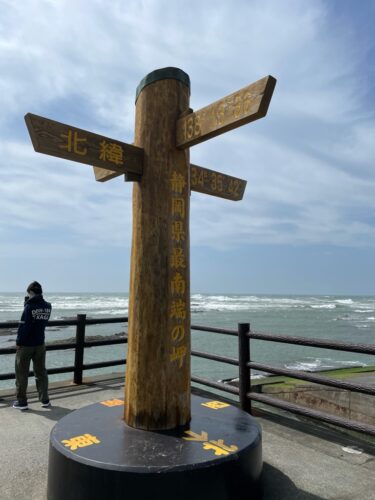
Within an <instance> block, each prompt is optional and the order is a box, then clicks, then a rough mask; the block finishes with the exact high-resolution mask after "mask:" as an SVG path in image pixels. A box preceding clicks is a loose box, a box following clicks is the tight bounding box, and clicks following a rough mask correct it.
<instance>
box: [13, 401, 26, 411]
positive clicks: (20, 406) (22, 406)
mask: <svg viewBox="0 0 375 500" xmlns="http://www.w3.org/2000/svg"><path fill="white" fill-rule="evenodd" d="M13 408H16V409H17V410H28V409H29V407H28V405H27V403H25V404H21V403H20V402H19V401H15V402H14V403H13Z"/></svg>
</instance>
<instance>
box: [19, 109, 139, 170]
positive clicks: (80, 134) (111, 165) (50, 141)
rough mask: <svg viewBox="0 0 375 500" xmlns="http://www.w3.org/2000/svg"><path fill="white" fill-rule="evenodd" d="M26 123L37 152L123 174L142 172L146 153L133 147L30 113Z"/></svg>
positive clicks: (26, 117)
mask: <svg viewBox="0 0 375 500" xmlns="http://www.w3.org/2000/svg"><path fill="white" fill-rule="evenodd" d="M25 122H26V125H27V128H28V131H29V134H30V138H31V142H32V144H33V146H34V149H35V151H37V152H38V153H44V154H48V155H52V156H56V157H58V158H64V159H66V160H72V161H76V162H79V163H86V164H88V165H96V166H97V167H101V168H105V169H111V170H113V171H118V172H120V173H124V172H134V173H137V174H141V173H142V171H143V150H142V149H141V148H138V147H136V146H133V145H132V144H126V143H125V142H121V141H116V140H115V139H110V138H108V137H105V136H102V135H98V134H94V133H92V132H88V131H87V130H82V129H79V128H77V127H72V126H71V125H66V124H65V123H60V122H56V121H54V120H50V119H49V118H43V117H42V116H38V115H33V114H31V113H27V115H25Z"/></svg>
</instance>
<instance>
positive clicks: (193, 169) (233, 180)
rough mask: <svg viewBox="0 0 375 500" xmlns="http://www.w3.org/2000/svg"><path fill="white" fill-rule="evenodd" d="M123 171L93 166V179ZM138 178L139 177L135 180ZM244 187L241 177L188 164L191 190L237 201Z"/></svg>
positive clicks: (104, 178)
mask: <svg viewBox="0 0 375 500" xmlns="http://www.w3.org/2000/svg"><path fill="white" fill-rule="evenodd" d="M125 173H126V172H125V171H122V172H114V171H113V170H106V169H104V168H99V167H94V174H95V179H96V180H97V181H98V182H105V181H109V180H111V179H113V178H115V177H118V176H119V175H121V174H125ZM140 179H141V177H139V179H137V180H140ZM245 188H246V181H245V180H243V179H238V178H237V177H232V176H231V175H226V174H222V173H220V172H215V170H210V169H208V168H203V167H199V166H198V165H193V164H191V165H190V189H191V191H197V192H199V193H204V194H210V195H212V196H217V197H219V198H226V199H227V200H233V201H239V200H242V198H243V195H244V192H245Z"/></svg>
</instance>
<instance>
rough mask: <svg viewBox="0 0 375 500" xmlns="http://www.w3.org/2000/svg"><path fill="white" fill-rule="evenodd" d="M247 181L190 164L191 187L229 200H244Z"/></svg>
mask: <svg viewBox="0 0 375 500" xmlns="http://www.w3.org/2000/svg"><path fill="white" fill-rule="evenodd" d="M245 188H246V181H245V180H243V179H238V178H237V177H232V176H231V175H226V174H222V173H220V172H216V171H215V170H210V169H208V168H203V167H199V166H198V165H193V164H190V189H191V191H197V192H198V193H204V194H209V195H211V196H217V197H219V198H225V199H227V200H233V201H239V200H242V198H243V195H244V192H245Z"/></svg>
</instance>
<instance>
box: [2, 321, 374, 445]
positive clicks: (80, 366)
mask: <svg viewBox="0 0 375 500" xmlns="http://www.w3.org/2000/svg"><path fill="white" fill-rule="evenodd" d="M127 321H128V318H127V317H118V318H100V319H91V318H90V319H88V318H86V315H85V314H78V315H77V318H76V319H71V320H55V321H49V323H48V326H76V338H75V342H64V343H58V344H47V345H46V349H47V351H52V350H63V349H75V357H74V365H72V366H65V367H59V368H49V369H48V370H47V371H48V373H49V374H51V375H52V374H60V373H69V372H73V373H74V376H73V381H74V383H76V384H82V377H83V371H84V370H90V369H94V368H105V367H110V366H117V365H124V364H125V363H126V359H117V360H111V361H102V362H97V363H84V350H85V348H86V347H95V346H106V345H115V344H124V343H126V342H127V337H126V336H125V338H122V339H108V340H94V341H90V340H86V326H88V325H98V324H110V323H127ZM17 326H18V322H3V323H0V329H4V328H17ZM191 329H192V330H198V331H202V332H211V333H215V334H223V335H229V336H233V337H237V339H238V359H236V358H231V357H228V356H221V355H217V354H211V353H208V352H202V351H196V350H192V352H191V354H192V356H196V357H200V358H204V359H208V360H212V361H219V362H222V363H226V364H230V365H234V366H238V369H239V387H235V386H232V385H228V384H226V383H223V382H217V381H213V380H209V379H206V378H203V377H197V376H192V377H191V380H192V382H195V383H199V384H202V385H205V386H208V387H211V388H214V389H218V390H220V391H223V392H227V393H231V394H234V395H237V396H239V401H240V406H241V408H242V409H243V410H244V411H247V412H249V413H251V402H252V401H256V402H258V403H262V404H266V405H268V406H273V407H276V408H279V409H282V410H287V411H290V412H292V413H295V414H298V415H302V416H305V417H310V418H313V419H316V420H320V421H322V422H326V423H328V424H333V425H336V426H339V427H343V428H346V429H350V430H353V431H357V432H362V433H366V434H369V435H373V436H375V426H374V425H370V424H365V423H361V422H357V421H353V420H350V419H346V418H344V417H340V416H336V415H332V414H329V413H325V412H321V411H317V410H314V409H311V408H308V407H305V406H302V405H297V404H294V403H290V402H287V401H283V400H280V399H278V398H276V397H272V396H270V395H266V394H261V393H257V392H255V391H252V388H251V370H252V369H254V370H259V371H261V372H266V373H272V374H275V375H281V376H287V377H290V378H293V379H298V380H304V381H307V382H312V383H315V384H321V385H325V386H329V387H335V388H338V389H343V390H346V391H351V392H359V393H362V394H367V395H371V396H375V387H373V386H369V385H365V384H357V383H353V382H345V381H342V380H337V379H332V378H329V377H326V376H324V375H317V374H311V373H306V372H303V371H299V370H291V369H287V368H279V367H274V366H271V365H268V364H263V363H257V362H254V361H251V348H250V347H251V346H250V341H251V340H252V339H253V340H262V341H267V342H281V343H287V344H292V345H300V346H308V347H318V348H324V349H333V350H340V351H346V352H355V353H361V354H370V355H371V354H372V355H375V346H374V345H369V344H355V343H347V342H338V341H336V342H332V341H330V340H317V339H309V338H304V337H292V336H283V335H275V334H265V333H258V332H252V331H251V330H250V324H249V323H239V324H238V328H237V330H229V329H223V328H212V327H206V326H196V325H192V326H191ZM15 352H16V349H15V347H13V348H12V347H10V348H2V349H0V355H5V354H13V353H15ZM32 375H33V372H32V371H30V373H29V376H32ZM14 378H15V374H14V372H13V373H2V374H0V380H9V379H14Z"/></svg>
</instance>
